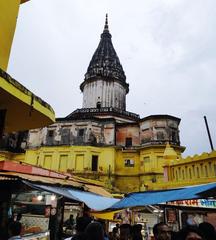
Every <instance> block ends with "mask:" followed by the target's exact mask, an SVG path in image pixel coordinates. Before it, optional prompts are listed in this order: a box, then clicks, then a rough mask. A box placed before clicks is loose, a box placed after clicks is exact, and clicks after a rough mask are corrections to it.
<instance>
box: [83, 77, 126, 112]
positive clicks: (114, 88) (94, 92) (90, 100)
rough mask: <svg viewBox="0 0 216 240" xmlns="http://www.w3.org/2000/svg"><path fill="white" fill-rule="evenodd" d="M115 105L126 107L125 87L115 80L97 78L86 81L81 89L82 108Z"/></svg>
mask: <svg viewBox="0 0 216 240" xmlns="http://www.w3.org/2000/svg"><path fill="white" fill-rule="evenodd" d="M97 103H100V104H101V107H116V108H119V109H122V110H125V108H126V89H125V88H124V87H123V86H122V85H121V84H120V83H118V82H116V81H104V80H97V81H93V82H89V83H86V85H85V87H84V90H83V108H96V107H97Z"/></svg>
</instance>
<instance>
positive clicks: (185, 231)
mask: <svg viewBox="0 0 216 240" xmlns="http://www.w3.org/2000/svg"><path fill="white" fill-rule="evenodd" d="M176 240H205V238H204V236H203V233H202V232H201V231H200V229H199V228H198V227H197V226H186V227H185V228H182V229H181V230H180V231H179V233H178V234H177V236H176Z"/></svg>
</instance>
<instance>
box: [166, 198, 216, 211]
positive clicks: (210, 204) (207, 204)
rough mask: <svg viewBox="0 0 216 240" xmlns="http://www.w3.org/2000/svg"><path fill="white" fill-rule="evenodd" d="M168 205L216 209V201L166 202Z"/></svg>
mask: <svg viewBox="0 0 216 240" xmlns="http://www.w3.org/2000/svg"><path fill="white" fill-rule="evenodd" d="M166 204H167V205H171V206H181V207H199V208H211V209H216V200H215V199H192V200H178V201H172V202H166Z"/></svg>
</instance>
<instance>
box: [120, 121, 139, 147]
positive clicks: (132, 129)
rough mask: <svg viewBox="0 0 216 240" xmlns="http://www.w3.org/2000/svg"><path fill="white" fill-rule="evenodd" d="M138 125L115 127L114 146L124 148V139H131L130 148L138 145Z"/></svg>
mask: <svg viewBox="0 0 216 240" xmlns="http://www.w3.org/2000/svg"><path fill="white" fill-rule="evenodd" d="M139 130H140V128H139V125H138V124H137V125H135V126H134V125H130V124H128V125H124V126H116V145H118V146H126V139H127V138H131V140H132V146H139V145H140V136H139Z"/></svg>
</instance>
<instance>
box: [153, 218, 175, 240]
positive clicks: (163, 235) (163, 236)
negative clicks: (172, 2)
mask: <svg viewBox="0 0 216 240" xmlns="http://www.w3.org/2000/svg"><path fill="white" fill-rule="evenodd" d="M153 234H154V239H155V240H171V231H170V229H169V227H168V226H167V224H165V223H163V222H160V223H157V224H155V225H154V227H153Z"/></svg>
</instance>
